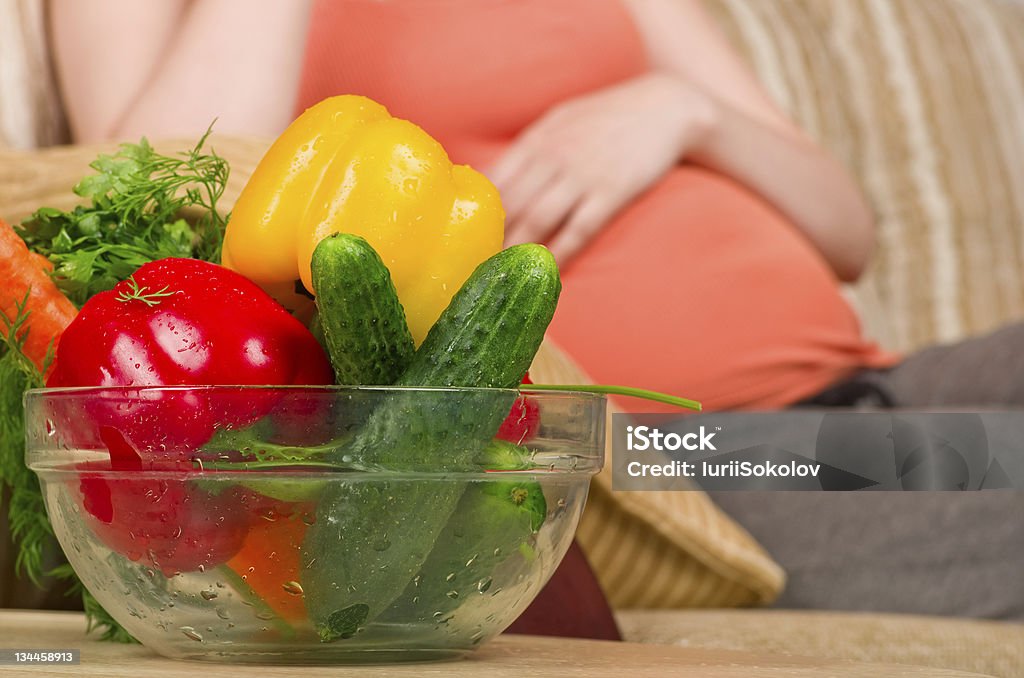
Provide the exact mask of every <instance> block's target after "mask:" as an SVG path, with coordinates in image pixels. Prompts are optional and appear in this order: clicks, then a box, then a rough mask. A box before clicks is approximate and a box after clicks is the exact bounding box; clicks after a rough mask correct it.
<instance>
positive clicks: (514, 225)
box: [505, 175, 581, 246]
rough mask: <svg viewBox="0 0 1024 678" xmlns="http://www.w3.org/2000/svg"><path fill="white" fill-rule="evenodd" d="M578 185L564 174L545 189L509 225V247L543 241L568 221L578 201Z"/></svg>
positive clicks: (507, 237)
mask: <svg viewBox="0 0 1024 678" xmlns="http://www.w3.org/2000/svg"><path fill="white" fill-rule="evenodd" d="M580 196H581V191H580V189H579V187H578V184H577V183H576V182H575V181H573V180H572V179H570V178H569V177H567V176H565V175H562V176H559V177H557V178H555V179H554V180H553V181H551V182H550V183H549V184H548V185H547V186H546V187H543V188H542V189H541V191H540V192H539V193H538V194H537V196H536V198H535V199H534V200H533V201H532V202H531V203H530V204H529V205H527V206H526V207H525V209H524V210H523V211H522V212H521V214H520V215H519V216H518V217H516V218H515V219H512V220H510V221H508V222H507V225H508V230H507V232H506V235H505V243H506V245H509V246H511V245H518V244H520V243H524V242H541V241H543V240H544V239H545V238H547V236H548V235H550V234H551V232H552V231H554V230H555V229H557V228H558V227H559V226H561V225H562V224H563V223H565V221H566V220H567V219H568V218H569V215H570V213H571V212H572V209H573V207H575V206H576V204H577V203H578V202H579V200H580Z"/></svg>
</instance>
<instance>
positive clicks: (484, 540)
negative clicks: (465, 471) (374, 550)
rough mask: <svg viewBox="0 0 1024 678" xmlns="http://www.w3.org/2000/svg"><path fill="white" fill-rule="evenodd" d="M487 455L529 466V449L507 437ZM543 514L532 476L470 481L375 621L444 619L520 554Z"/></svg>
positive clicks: (493, 465) (500, 465) (496, 461)
mask: <svg viewBox="0 0 1024 678" xmlns="http://www.w3.org/2000/svg"><path fill="white" fill-rule="evenodd" d="M486 454H487V456H488V457H489V458H490V459H489V462H488V463H487V466H486V467H487V468H489V469H492V470H508V471H511V470H517V469H522V468H526V467H528V465H529V455H530V451H529V450H527V449H525V448H523V447H520V446H518V445H515V444H513V443H510V442H506V441H502V440H495V441H492V442H491V443H490V444H489V445H488V446H487V448H486ZM499 477H500V476H499ZM546 516H547V502H546V501H545V499H544V490H543V489H542V488H541V486H540V484H539V483H537V482H536V481H532V480H528V479H527V478H526V477H515V476H508V480H504V479H502V480H483V481H479V482H474V483H472V484H470V485H469V487H468V488H466V492H465V493H464V494H463V495H462V498H461V499H459V503H458V506H457V507H456V509H455V511H454V513H453V514H452V517H451V519H450V520H449V521H448V523H447V524H446V525H445V526H444V529H443V530H442V531H441V534H440V535H439V536H438V538H437V541H436V542H435V543H434V547H433V549H431V551H430V556H429V557H428V558H427V560H426V562H424V563H423V567H422V568H420V571H419V573H418V574H417V575H416V577H414V578H413V579H412V581H411V582H410V583H409V585H408V586H406V587H405V591H403V592H402V595H401V596H399V597H398V598H397V599H396V600H395V602H394V603H393V604H392V605H391V607H390V608H389V609H388V611H387V612H385V613H384V614H383V615H382V616H381V618H380V620H381V621H383V622H393V623H410V622H412V623H419V624H441V623H444V622H445V621H446V620H447V619H448V618H449V617H450V615H451V614H452V613H453V612H454V611H455V609H456V608H458V607H459V605H461V604H463V603H465V602H466V601H465V599H466V597H467V596H469V597H473V596H478V595H479V594H483V593H486V592H487V591H488V590H489V589H490V588H491V578H492V576H493V574H494V571H495V570H496V569H497V567H498V566H499V565H501V564H502V563H504V562H506V561H507V560H509V559H510V558H512V559H517V558H518V559H522V558H524V557H525V556H524V554H523V553H522V552H521V550H520V549H521V547H523V546H524V545H529V540H530V538H531V537H532V536H533V535H534V534H535V533H536V532H537V531H538V530H539V529H540V527H541V525H542V524H543V523H544V519H545V518H546Z"/></svg>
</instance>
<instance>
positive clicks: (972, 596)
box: [713, 490, 1024, 620]
mask: <svg viewBox="0 0 1024 678" xmlns="http://www.w3.org/2000/svg"><path fill="white" fill-rule="evenodd" d="M713 498H714V499H715V501H716V502H717V503H718V505H719V506H721V507H722V508H723V509H724V510H725V511H726V512H727V513H729V514H730V515H731V516H732V517H733V518H735V519H736V520H737V521H738V522H739V523H740V524H742V525H743V526H744V527H746V528H747V529H748V530H749V531H750V532H751V533H752V534H753V536H754V537H755V538H756V539H757V540H758V541H759V542H760V543H761V544H762V545H763V546H764V547H765V548H766V549H767V550H768V551H769V553H771V555H772V556H774V557H775V558H776V560H778V562H779V563H780V564H781V565H782V566H783V568H784V569H785V570H786V573H787V575H788V583H787V586H786V589H785V591H783V593H782V596H781V597H780V598H779V599H778V601H777V602H776V606H777V607H787V608H812V609H825V610H870V611H880V612H905V613H915V614H935V615H949V616H963V617H978V618H989V619H1016V620H1024V576H1022V574H1024V492H1019V491H1008V490H990V491H983V492H856V493H842V492H830V493H825V492H774V493H773V492H715V493H713Z"/></svg>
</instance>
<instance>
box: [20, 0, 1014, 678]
mask: <svg viewBox="0 0 1024 678" xmlns="http://www.w3.org/2000/svg"><path fill="white" fill-rule="evenodd" d="M707 4H708V6H709V7H710V8H711V10H712V11H713V13H714V14H715V16H716V17H717V18H718V19H719V21H720V23H721V25H722V27H723V29H724V30H725V32H726V33H727V34H728V35H729V37H730V38H731V39H732V40H733V42H734V44H735V45H736V46H737V47H738V49H739V50H740V51H741V52H742V54H743V55H744V56H745V57H746V58H747V59H748V60H749V61H750V63H751V64H752V66H753V68H754V69H755V70H756V72H757V73H758V75H759V76H760V78H761V79H762V81H763V82H764V84H765V85H766V86H767V88H768V90H769V91H770V93H771V94H772V95H773V96H774V97H775V98H776V99H777V100H778V101H779V102H780V104H782V105H783V107H784V108H785V109H786V110H787V111H788V112H789V113H790V114H791V115H792V116H793V117H794V118H795V119H797V120H798V121H799V122H800V124H801V125H802V126H803V127H804V128H805V129H807V130H808V131H809V132H810V133H811V134H812V135H813V136H815V137H816V138H817V139H818V140H819V141H820V142H821V143H822V144H824V145H826V146H827V147H829V148H830V149H831V150H832V151H833V152H835V153H836V155H837V156H838V157H839V158H840V159H841V160H843V161H844V162H845V163H846V165H847V166H848V167H850V168H852V169H853V171H854V172H855V174H856V176H857V177H858V179H859V180H860V182H861V184H862V185H863V186H864V188H865V190H866V192H867V193H868V195H869V196H870V198H871V200H872V203H873V205H874V207H875V210H876V216H877V222H878V225H879V231H878V232H879V248H878V252H877V255H876V257H875V260H874V263H873V265H872V268H871V269H870V270H869V271H868V272H867V274H866V275H865V276H864V277H863V279H862V280H861V281H860V282H859V283H858V284H857V285H855V286H852V287H850V288H849V289H848V290H847V292H848V294H849V298H850V300H851V302H852V303H853V304H854V306H855V307H856V308H857V309H858V311H859V313H860V315H861V318H862V321H863V323H864V326H865V328H866V331H867V332H868V333H869V334H871V335H872V336H874V337H876V338H877V339H878V340H879V341H880V342H882V343H883V345H885V346H886V347H888V348H891V349H894V350H897V351H910V350H914V349H915V348H918V347H921V346H924V345H927V344H930V343H935V342H944V341H953V340H956V339H959V338H962V337H966V336H969V335H971V334H976V333H981V332H985V331H988V330H991V329H993V328H995V327H998V326H999V325H1002V324H1005V323H1008V322H1012V321H1014V320H1017V319H1020V318H1022V317H1024V198H1022V197H1021V196H1022V195H1024V191H1022V189H1024V41H1022V40H1021V39H1020V36H1021V35H1024V4H1022V3H1020V2H1016V1H1015V0H757V1H756V2H751V1H750V0H707ZM0 53H2V56H3V57H4V59H2V60H0V92H2V93H3V96H0V216H2V217H4V218H5V219H7V220H9V221H14V220H17V219H19V218H21V217H23V216H25V215H27V214H29V213H30V212H31V211H33V210H34V209H36V208H37V207H39V206H40V205H43V204H47V205H51V206H55V207H68V206H70V205H72V204H74V196H73V194H72V193H71V192H70V187H71V186H72V185H73V184H74V183H75V181H76V180H77V179H78V178H79V177H80V176H81V175H82V174H83V173H84V172H85V171H86V166H87V164H88V162H89V160H91V159H92V158H93V157H94V156H95V154H96V153H97V152H98V151H100V150H106V149H111V148H113V146H112V145H111V146H99V147H80V146H78V147H76V146H65V145H62V144H63V143H64V142H66V140H67V132H66V127H65V125H64V123H63V118H62V116H61V114H60V100H59V92H58V91H57V89H56V87H55V85H54V80H53V78H52V72H51V70H50V66H49V61H48V55H47V43H46V35H45V30H44V11H43V5H42V3H41V2H38V1H37V0H0ZM4 142H6V143H4ZM176 143H183V142H180V141H179V142H176V141H170V140H169V141H166V142H164V144H166V146H165V145H164V144H158V147H161V148H163V147H168V148H169V147H173V145H174V144H176ZM266 143H267V142H266V140H255V139H221V138H216V137H215V138H214V139H213V145H214V147H215V148H216V149H217V150H218V152H220V153H221V154H222V155H225V156H226V157H228V158H229V160H231V162H232V167H233V172H232V176H231V180H230V185H229V194H230V195H229V198H230V197H233V196H236V195H237V192H238V190H239V189H240V187H241V185H242V184H243V183H244V180H245V178H246V176H247V174H248V172H249V171H251V169H252V167H253V166H254V165H255V162H256V161H257V160H258V159H259V157H260V155H261V154H262V152H263V150H264V149H265V148H266ZM4 146H6V148H4ZM534 377H535V379H538V380H542V381H549V382H553V383H558V382H561V383H574V381H575V380H577V379H582V378H585V375H582V374H581V373H580V372H579V370H578V369H577V368H575V366H574V365H573V364H572V362H571V359H570V358H569V357H567V356H564V355H562V354H561V353H560V352H559V351H558V350H557V349H556V348H555V347H550V346H548V347H545V349H544V351H543V352H542V355H541V356H539V358H538V363H537V365H535V368H534ZM647 494H648V493H615V492H613V491H612V490H611V486H610V482H609V480H608V478H607V477H604V474H602V477H599V478H598V479H597V481H595V484H594V488H593V491H592V497H591V504H590V506H589V507H588V509H587V515H586V516H585V518H584V522H583V525H581V528H580V534H579V539H580V542H581V544H582V546H583V549H584V551H585V552H586V554H587V556H588V558H589V559H590V561H591V564H592V565H593V566H594V569H595V570H596V572H597V575H598V579H599V580H600V582H601V584H602V586H603V587H604V589H605V592H606V593H607V594H608V597H609V599H610V600H611V602H612V603H613V605H614V606H615V607H616V609H617V612H616V615H617V620H618V623H619V626H620V628H621V630H622V633H623V636H624V638H625V639H626V640H631V641H636V642H645V643H663V644H675V645H681V646H685V647H704V648H721V649H745V650H764V651H774V652H784V653H791V654H798V655H808V656H819V657H831V658H846V659H856V660H863V661H876V662H888V663H906V664H914V665H922V666H931V667H937V668H938V667H941V668H951V669H960V670H965V671H973V672H977V673H980V674H985V675H993V676H1018V675H1019V676H1024V624H1021V623H1020V621H1021V617H1019V616H1017V613H1016V612H1015V610H1024V593H1022V592H1021V589H1020V587H1021V585H1022V583H1021V582H1022V579H1024V578H1022V577H1021V576H1020V574H1019V573H1020V572H1021V571H1022V570H1024V568H1021V567H1020V564H1024V535H1022V533H1021V530H1020V529H1010V530H1009V531H1006V532H1005V539H1004V541H1005V542H1006V543H1005V544H1003V547H1005V548H1003V549H1002V550H999V551H998V552H997V553H992V552H990V551H991V550H986V549H987V547H988V546H989V545H990V543H989V542H986V541H985V540H975V541H974V542H972V541H971V540H970V539H960V538H959V536H966V535H971V534H973V535H977V534H978V533H979V531H982V528H983V527H986V526H984V525H981V524H980V523H978V521H979V520H981V518H979V516H988V517H989V523H993V522H994V523H997V524H999V525H1008V526H1010V527H1011V528H1013V527H1014V521H1016V522H1017V523H1020V522H1022V521H1021V520H1020V517H1021V516H1022V515H1024V511H1021V510H1020V509H1021V508H1024V499H1022V496H1021V494H1020V493H998V494H995V495H992V496H991V498H990V497H989V496H988V495H987V493H986V494H985V495H982V494H978V495H976V496H975V497H971V498H968V499H967V500H962V499H950V498H949V497H948V496H946V497H941V496H940V497H935V496H932V497H931V498H924V499H920V500H918V499H916V498H915V497H914V496H912V495H901V496H899V497H897V498H888V499H883V501H890V502H897V503H898V502H903V503H908V502H909V503H910V504H912V506H911V507H910V508H909V509H908V512H909V513H912V514H914V520H913V521H910V522H909V523H907V522H906V521H904V522H903V523H901V524H900V525H896V524H895V523H894V522H893V521H890V520H889V519H888V517H887V514H886V511H885V509H884V507H883V508H879V504H878V502H876V501H875V500H870V501H869V500H868V499H861V498H857V497H854V496H853V495H849V496H844V497H841V498H839V499H836V498H830V497H829V496H827V495H818V496H816V497H810V498H808V497H803V498H790V499H787V498H786V497H765V496H763V495H762V496H758V495H756V494H754V495H746V496H744V495H743V494H737V493H722V494H719V495H713V496H712V495H708V494H706V493H702V492H696V491H694V492H682V493H651V494H650V496H640V495H647ZM666 495H669V496H666ZM922 496H924V495H922ZM971 504H973V505H971ZM950 506H952V507H953V508H949V507H950ZM872 507H873V508H874V509H875V513H869V510H870V509H871V508H872ZM940 507H942V510H944V511H946V514H947V515H945V516H944V519H945V522H944V523H940V524H938V527H943V528H944V531H943V530H939V529H937V524H936V522H935V516H936V513H935V512H936V511H938V510H940ZM773 511H774V512H776V513H772V512H773ZM787 512H790V513H794V512H798V513H799V514H800V515H801V516H803V517H804V519H805V521H806V522H809V523H811V524H814V525H818V526H819V529H817V530H816V531H811V532H810V533H808V532H807V531H803V532H801V533H800V536H801V539H802V540H801V541H798V540H796V539H795V538H794V535H795V534H796V533H795V531H794V530H792V529H786V527H785V525H784V524H783V523H781V522H780V520H779V519H774V520H773V519H770V518H769V516H775V517H776V518H778V516H785V515H787ZM655 517H657V518H658V520H656V519H655ZM1000 518H1002V519H1001V520H1000ZM828 521H833V522H832V523H829V522H828ZM858 521H859V522H858ZM915 521H916V522H915ZM972 521H974V522H973V523H972ZM655 523H656V524H655ZM867 523H870V527H872V528H874V529H876V531H877V532H878V535H877V536H878V538H877V540H876V542H875V543H874V544H873V546H872V547H871V548H872V549H874V551H871V550H870V549H868V550H865V549H861V550H860V552H858V548H857V547H858V544H859V542H858V541H857V539H858V537H857V535H858V533H857V531H856V528H857V525H862V526H865V528H864V529H867V525H866V524H867ZM830 526H844V527H846V528H847V529H848V530H850V532H848V533H847V534H846V535H845V536H844V543H837V539H836V533H835V530H833V529H832V527H830ZM851 526H852V527H851ZM988 527H991V525H988ZM851 535H852V536H851ZM908 535H909V536H910V537H912V539H911V540H910V542H908ZM851 540H852V542H851ZM910 543H912V546H911V545H910ZM936 544H939V546H936ZM965 544H967V546H965ZM0 548H3V547H0ZM929 549H932V550H929ZM915 550H916V551H915ZM3 551H4V552H3V553H2V554H0V559H6V562H5V563H3V567H4V571H5V573H6V577H5V580H4V581H2V582H0V602H2V603H4V604H7V605H30V604H32V605H37V604H38V605H43V604H48V605H57V604H59V600H58V595H57V594H56V593H51V595H50V596H49V600H48V601H43V600H41V599H39V598H38V596H37V597H36V598H35V599H27V598H25V597H24V596H20V597H18V596H15V595H14V593H15V591H14V590H13V589H15V588H17V587H16V586H14V585H12V584H11V579H10V574H9V569H10V562H9V561H10V553H11V552H10V546H7V547H6V548H5V549H3ZM911 551H915V552H917V553H923V554H926V556H927V557H921V558H918V559H917V560H914V559H913V558H909V559H904V561H906V562H910V563H911V564H913V565H915V566H916V567H919V568H920V570H919V571H918V572H916V573H915V575H914V576H916V579H917V580H918V581H919V582H921V588H920V589H917V591H918V592H917V593H915V594H914V595H908V596H907V597H906V600H905V601H896V600H894V597H893V596H891V595H887V593H886V592H887V586H891V585H892V582H891V581H890V580H891V579H893V578H898V577H899V576H901V575H905V574H906V573H905V572H897V571H891V572H889V573H886V571H885V570H884V569H883V568H884V567H899V566H901V564H906V562H904V561H901V560H900V559H899V558H897V559H896V560H895V564H894V563H893V562H888V561H885V560H884V559H882V558H881V555H882V554H886V553H889V554H896V555H900V554H909V555H913V554H911V553H910V552H911ZM934 554H941V555H942V557H941V558H940V557H937V556H934ZM858 556H859V557H860V560H858V559H857V558H858ZM1018 556H1019V559H1016V558H1017V557H1018ZM837 560H839V561H842V563H840V564H845V565H847V566H848V565H849V564H851V563H852V564H855V565H857V566H859V567H860V570H859V571H860V574H861V575H862V576H861V579H860V581H858V582H854V581H853V579H852V578H851V577H852V575H851V568H850V567H846V568H845V569H844V568H843V567H839V566H837V565H836V561H837ZM993 563H994V565H993ZM1013 565H1017V567H1016V568H1015V569H1014V568H1013V567H1012V566H1013ZM1008 566H1009V569H1006V568H1007V567H1008ZM830 567H831V568H832V569H829V568H830ZM871 567H874V568H875V569H870V568H871ZM1000 568H1003V569H1000ZM641 570H642V571H644V572H646V573H648V580H649V581H655V580H657V581H661V580H669V579H671V580H673V581H674V582H675V583H676V584H677V585H676V586H675V587H674V588H673V589H672V591H671V595H653V594H651V591H650V590H649V589H648V590H646V591H645V590H643V588H644V587H639V589H638V590H636V591H626V590H624V587H623V586H621V582H622V581H624V579H625V578H626V577H628V576H629V574H630V573H631V572H634V571H641ZM865 570H867V571H865ZM951 572H956V573H957V577H958V578H959V581H955V582H954V581H950V580H949V578H950V573H951ZM992 573H994V574H992ZM989 575H991V576H989ZM972 576H976V577H978V578H980V579H985V578H986V577H988V579H991V581H988V584H987V586H986V587H981V585H980V584H979V585H978V586H979V588H978V590H977V596H978V597H982V596H984V597H985V599H986V600H989V601H991V600H998V599H999V597H1000V596H1003V597H1005V598H1007V599H1011V598H1014V599H1015V600H1014V601H1013V604H1012V605H1006V606H1003V607H999V606H994V607H993V606H991V605H990V606H987V607H986V606H985V605H974V606H971V605H967V604H961V602H959V599H957V600H951V596H950V595H947V592H949V591H952V590H953V588H943V586H948V587H954V586H960V585H962V584H963V580H964V579H965V578H966V579H968V580H970V579H971V577H972ZM944 577H945V579H944ZM787 578H788V582H787ZM943 582H945V584H944V583H943ZM855 583H856V585H854V584H855ZM981 588H984V590H983V591H982V590H981ZM957 590H958V591H960V593H963V591H962V586H961V588H960V589H957ZM865 591H866V592H867V593H865ZM21 593H24V592H23V591H22V592H21ZM773 605H775V607H772V606H773ZM779 605H782V606H784V607H782V608H780V607H778V606H779ZM1015 606H1016V607H1015ZM655 608H658V609H655ZM966 615H973V617H975V618H967V616H966ZM1011 617H1017V619H1016V620H1011V619H1010V618H1011Z"/></svg>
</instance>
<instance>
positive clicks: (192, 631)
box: [181, 626, 203, 643]
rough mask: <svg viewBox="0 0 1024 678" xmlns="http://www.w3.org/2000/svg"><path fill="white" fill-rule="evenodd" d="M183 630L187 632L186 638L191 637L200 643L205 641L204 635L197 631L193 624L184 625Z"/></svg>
mask: <svg viewBox="0 0 1024 678" xmlns="http://www.w3.org/2000/svg"><path fill="white" fill-rule="evenodd" d="M181 632H182V633H184V634H185V637H186V638H190V639H192V640H194V641H196V642H199V643H201V642H203V637H202V636H201V635H199V633H197V632H196V630H195V629H194V628H192V627H191V626H182V627H181Z"/></svg>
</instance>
